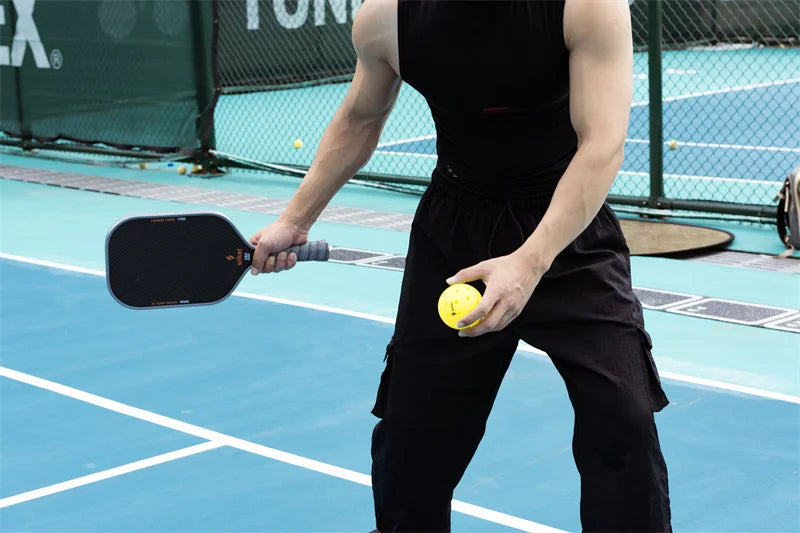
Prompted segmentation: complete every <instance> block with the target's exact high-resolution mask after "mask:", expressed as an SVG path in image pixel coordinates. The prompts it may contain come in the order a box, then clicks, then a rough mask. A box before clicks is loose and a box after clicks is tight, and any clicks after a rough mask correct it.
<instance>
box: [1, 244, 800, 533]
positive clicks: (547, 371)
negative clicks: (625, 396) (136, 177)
mask: <svg viewBox="0 0 800 533" xmlns="http://www.w3.org/2000/svg"><path fill="white" fill-rule="evenodd" d="M99 274H100V273H95V272H93V271H91V270H87V271H86V272H75V271H70V270H65V269H64V268H63V267H59V266H44V265H37V264H31V263H30V262H23V261H19V260H9V259H4V260H2V261H1V262H0V283H1V285H0V290H1V291H2V318H3V322H2V326H3V331H2V340H3V342H2V349H1V350H2V351H0V355H2V362H1V364H2V367H0V375H1V376H2V377H1V378H0V387H2V389H0V390H2V400H3V403H2V417H3V418H2V422H3V432H2V441H1V444H2V457H3V461H2V473H3V476H2V484H1V485H0V491H2V499H0V507H2V510H0V518H1V519H2V530H3V531H4V532H5V531H8V532H12V531H20V532H22V531H31V532H33V531H36V532H41V531H97V532H108V531H131V532H141V531H163V532H167V531H187V532H188V531H192V532H201V531H208V532H212V531H213V532H218V531H241V532H244V531H276V532H277V531H298V532H301V531H306V532H310V531H368V530H370V529H371V528H372V527H373V522H372V514H371V492H370V489H369V487H368V486H367V484H368V483H369V477H368V475H367V473H368V472H369V469H370V462H369V440H370V432H371V429H372V427H373V424H374V423H375V419H374V418H373V417H372V416H371V415H370V413H369V410H370V407H371V405H372V402H373V400H374V393H375V390H376V386H377V380H378V376H379V374H380V371H381V369H382V366H383V363H382V358H383V351H384V346H385V344H386V341H387V339H388V337H389V336H390V334H391V328H392V326H391V324H389V323H387V322H388V321H386V320H376V319H375V317H358V316H350V315H348V314H344V313H342V312H335V311H333V310H322V309H314V308H309V307H303V306H300V305H296V304H287V303H276V302H274V301H268V300H269V299H268V298H267V299H254V298H245V297H240V296H234V297H232V298H231V299H229V300H228V301H226V302H224V303H223V304H220V305H218V306H210V307H197V308H191V309H171V310H170V309H167V310H156V311H152V312H141V311H132V310H129V309H125V308H123V307H121V306H119V305H117V304H116V303H115V302H114V301H113V300H112V299H111V298H110V297H109V295H108V293H107V289H106V285H105V280H104V278H103V277H101V276H100V275H99ZM786 335H792V336H794V334H791V333H786ZM753 355H754V356H757V354H753ZM665 388H666V390H667V393H668V394H669V396H670V399H671V401H672V405H671V406H669V407H668V408H667V409H665V410H664V411H663V412H662V413H661V414H659V415H657V418H658V423H659V430H660V433H661V438H662V445H663V449H664V452H665V456H666V458H667V462H668V465H669V468H670V476H671V479H670V481H671V491H672V501H673V513H674V527H675V530H676V531H719V532H733V531H752V532H791V531H797V528H798V525H799V523H798V495H799V491H798V477H797V474H798V466H799V462H798V461H799V459H800V451H799V450H798V438H799V437H800V435H798V431H799V430H800V425H799V424H798V417H800V405H798V404H797V403H796V402H793V401H785V400H784V401H782V400H779V399H770V398H764V397H759V396H755V395H750V394H739V393H735V392H731V391H728V390H720V389H715V388H704V387H700V386H697V385H691V384H687V383H682V382H678V381H670V380H666V381H665ZM571 427H572V412H571V408H570V406H569V403H568V399H567V396H566V393H565V391H564V388H563V383H562V382H561V380H560V378H559V376H558V375H557V373H556V372H555V370H554V369H553V367H552V365H551V364H550V363H549V362H548V360H547V359H546V357H545V356H543V355H540V354H536V353H531V352H522V351H521V352H518V354H517V356H516V357H515V360H514V362H513V364H512V367H511V370H510V371H509V374H508V376H507V378H506V380H505V382H504V385H503V387H502V389H501V393H500V396H499V398H498V400H497V404H496V407H495V409H494V412H493V414H492V417H491V419H490V423H489V427H488V430H487V435H486V437H485V439H484V442H483V443H482V445H481V448H480V449H479V451H478V454H477V456H476V458H475V460H474V461H473V463H472V464H471V466H470V467H469V469H468V471H467V473H466V475H465V477H464V479H463V480H462V482H461V484H460V485H459V488H458V490H457V493H456V498H457V500H459V501H458V502H454V511H455V512H454V514H453V528H454V531H481V532H484V531H512V530H523V531H543V532H544V531H555V530H563V531H579V529H580V524H579V521H578V496H579V492H578V475H577V472H576V470H575V467H574V465H573V463H572V458H571V453H570V451H571V448H570V438H571ZM165 454H166V455H165ZM170 454H171V455H170ZM85 476H95V478H91V477H88V478H87V477H85ZM59 484H61V485H59ZM548 528H555V529H548Z"/></svg>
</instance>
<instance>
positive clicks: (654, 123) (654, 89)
mask: <svg viewBox="0 0 800 533" xmlns="http://www.w3.org/2000/svg"><path fill="white" fill-rule="evenodd" d="M647 41H648V44H647V62H648V80H649V90H650V199H649V202H648V205H649V206H650V207H652V208H657V207H659V206H660V203H659V202H660V200H661V198H663V197H664V157H663V156H664V127H663V106H662V100H661V98H662V83H661V0H649V1H648V6H647Z"/></svg>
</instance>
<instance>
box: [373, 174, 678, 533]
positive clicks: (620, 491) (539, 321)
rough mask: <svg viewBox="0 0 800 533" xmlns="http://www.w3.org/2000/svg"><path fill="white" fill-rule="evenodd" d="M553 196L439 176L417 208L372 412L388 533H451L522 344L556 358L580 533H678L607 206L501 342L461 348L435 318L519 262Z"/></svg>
mask: <svg viewBox="0 0 800 533" xmlns="http://www.w3.org/2000/svg"><path fill="white" fill-rule="evenodd" d="M551 196H552V193H550V194H542V195H540V196H538V197H534V198H527V199H513V200H497V199H488V198H484V197H481V196H478V195H474V194H471V193H469V192H466V191H464V190H463V189H462V188H461V187H460V186H458V185H455V184H453V183H451V182H450V181H448V180H447V179H446V178H445V177H444V176H442V175H441V174H438V173H435V174H434V179H433V181H432V184H431V186H430V187H429V189H428V191H427V192H426V193H425V195H424V196H423V198H422V199H421V201H420V205H419V208H418V210H417V214H416V216H415V219H414V223H413V226H412V231H411V238H410V244H409V251H408V256H407V259H406V269H405V275H404V278H403V285H402V291H401V296H400V304H399V309H398V315H397V323H396V326H395V332H394V335H393V337H392V341H391V342H390V344H389V346H388V348H387V360H386V369H385V371H384V373H383V375H382V376H381V383H380V387H379V390H378V395H377V401H376V404H375V407H374V409H373V413H374V414H375V415H376V416H377V417H379V418H381V420H380V421H379V422H378V424H377V425H376V426H375V429H374V432H373V439H372V460H373V463H372V479H373V493H374V498H375V512H376V518H377V527H378V530H379V531H381V532H389V531H449V529H450V500H451V499H452V497H453V490H454V489H455V487H456V485H457V484H458V482H459V480H460V479H461V476H462V475H463V473H464V470H465V469H466V468H467V465H468V464H469V462H470V460H471V459H472V456H473V454H474V453H475V450H476V449H477V447H478V443H479V442H480V440H481V438H482V436H483V433H484V429H485V425H486V420H487V417H488V416H489V412H490V410H491V408H492V404H493V402H494V400H495V397H496V395H497V391H498V388H499V386H500V383H501V381H502V379H503V376H504V374H505V372H506V370H507V368H508V366H509V363H510V362H511V358H512V356H513V354H514V352H515V349H516V347H517V343H518V340H519V339H523V340H525V341H526V342H528V343H529V344H531V345H533V346H535V347H537V348H540V349H542V350H544V351H545V352H547V354H548V355H549V356H550V358H551V360H552V361H553V363H554V364H555V367H556V369H557V370H558V372H559V373H560V375H561V376H562V377H563V379H564V382H565V384H566V387H567V392H568V394H569V398H570V400H571V402H572V406H573V409H574V411H575V426H574V434H573V442H572V447H573V455H574V458H575V463H576V465H577V468H578V471H579V473H580V476H581V510H580V512H581V521H582V524H583V528H584V531H587V532H590V531H591V532H616V531H637V532H656V531H657V532H663V531H670V507H669V495H668V485H667V470H666V465H665V463H664V459H663V456H662V454H661V449H660V446H659V440H658V434H657V432H656V425H655V422H654V418H653V412H654V411H659V410H661V409H662V408H663V407H664V406H666V405H667V403H668V401H667V398H666V396H665V394H664V392H663V390H662V388H661V385H660V381H659V377H658V373H657V370H656V367H655V363H654V361H653V358H652V356H651V354H650V348H651V344H650V337H649V335H648V334H647V332H646V331H645V329H644V323H643V318H642V308H641V305H640V304H639V302H638V300H637V298H636V296H635V295H634V293H633V290H632V288H631V276H630V260H629V252H628V248H627V245H626V243H625V240H624V237H623V235H622V232H621V230H620V226H619V222H618V221H617V219H616V217H615V215H614V213H613V212H612V211H611V209H610V208H609V207H608V205H604V206H603V207H602V209H601V210H600V212H599V213H598V215H597V217H596V218H595V219H594V220H593V221H592V222H591V224H590V225H589V226H588V227H587V228H586V230H585V231H584V232H583V233H582V234H581V235H580V236H579V237H578V238H577V239H576V240H575V241H574V242H573V243H572V244H571V245H569V246H568V247H567V248H566V249H565V250H564V251H563V252H562V253H561V254H560V255H559V256H558V257H557V259H556V260H555V262H554V263H553V265H552V267H551V268H550V270H549V271H548V272H547V273H546V275H545V276H544V278H543V279H542V280H541V282H540V283H539V285H538V286H537V287H536V289H535V291H534V292H533V296H532V297H531V299H530V301H529V303H528V304H527V306H526V307H525V309H524V310H523V312H522V313H521V314H520V316H519V317H517V319H516V320H514V321H513V322H512V323H511V324H510V325H509V326H508V327H507V328H506V329H504V330H503V331H500V332H496V333H489V334H486V335H482V336H480V337H476V338H461V337H458V335H457V333H456V332H455V331H454V330H452V329H450V328H448V327H446V326H445V325H444V324H443V323H442V321H441V320H440V319H439V317H438V314H437V306H436V303H437V300H438V297H439V295H440V294H441V292H442V290H444V289H445V287H446V286H447V285H446V283H445V279H447V278H448V277H450V276H452V275H453V274H455V273H456V272H458V271H459V270H460V269H462V268H465V267H468V266H471V265H474V264H476V263H478V262H480V261H483V260H485V259H488V258H490V257H497V256H501V255H506V254H509V253H511V252H513V251H514V250H516V249H517V248H518V247H519V246H520V245H521V244H522V243H523V241H524V240H525V239H526V238H527V237H528V236H529V235H530V234H531V232H532V231H533V230H534V229H535V228H536V225H537V224H538V222H539V221H540V220H541V217H542V216H543V214H544V212H545V210H546V209H547V206H548V204H549V200H550V197H551ZM478 287H479V288H480V289H481V290H483V288H484V287H483V286H482V285H481V284H478ZM530 393H531V394H536V390H535V389H533V388H532V389H531V391H530Z"/></svg>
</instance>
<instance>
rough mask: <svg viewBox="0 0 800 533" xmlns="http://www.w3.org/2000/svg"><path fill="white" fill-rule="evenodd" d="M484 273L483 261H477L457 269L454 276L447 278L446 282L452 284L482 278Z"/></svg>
mask: <svg viewBox="0 0 800 533" xmlns="http://www.w3.org/2000/svg"><path fill="white" fill-rule="evenodd" d="M485 275H486V269H484V268H483V263H478V264H477V265H473V266H471V267H468V268H465V269H462V270H459V271H458V272H457V273H456V274H455V275H454V276H452V277H450V278H448V279H447V284H448V285H454V284H456V283H466V282H468V281H475V280H479V279H483V276H485Z"/></svg>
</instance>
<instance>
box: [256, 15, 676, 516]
mask: <svg viewBox="0 0 800 533" xmlns="http://www.w3.org/2000/svg"><path fill="white" fill-rule="evenodd" d="M353 44H354V46H355V49H356V52H357V54H358V63H357V66H356V71H355V75H354V78H353V82H352V85H351V87H350V90H349V92H348V93H347V96H346V97H345V100H344V102H343V104H342V105H341V107H340V108H339V109H338V111H337V112H336V114H335V116H334V118H333V120H332V121H331V124H330V126H329V127H328V129H327V131H326V132H325V135H324V136H323V138H322V141H321V143H320V146H319V149H318V152H317V155H316V158H315V160H314V162H313V164H312V166H311V168H310V169H309V171H308V174H307V175H306V177H305V179H304V180H303V182H302V184H301V185H300V187H299V188H298V190H297V192H296V194H295V195H294V197H293V198H292V200H291V202H290V204H289V206H288V208H287V210H286V212H285V213H284V214H283V215H282V216H281V217H280V218H279V219H278V220H277V221H276V222H274V223H273V224H271V225H269V226H267V227H266V228H264V229H262V230H261V231H259V232H257V233H256V234H255V235H253V237H252V238H251V242H252V243H253V244H256V245H257V248H256V252H255V257H254V261H253V265H254V273H258V272H279V271H281V270H284V269H287V268H291V267H293V266H294V264H295V262H296V258H295V257H294V256H293V255H292V256H287V255H286V254H285V253H283V252H281V253H277V254H276V252H278V251H280V250H283V249H285V248H287V247H289V246H290V245H292V244H298V243H303V242H306V240H307V236H308V230H309V228H310V227H311V225H312V224H313V222H314V221H315V220H316V219H317V217H318V216H319V214H320V213H321V212H322V210H323V208H324V207H325V205H326V204H327V203H328V201H329V200H330V199H331V197H332V196H333V195H334V194H335V193H336V191H337V190H338V189H339V188H340V187H342V186H343V185H344V183H346V182H347V180H348V179H349V178H350V177H351V176H352V175H353V174H354V173H355V172H357V171H358V169H359V168H360V167H361V166H362V165H364V164H365V163H366V162H367V160H368V159H369V157H370V156H371V154H372V152H373V151H374V149H375V147H376V144H377V142H378V137H379V135H380V132H381V129H382V127H383V125H384V123H385V121H386V118H387V116H388V115H389V112H390V111H391V109H392V106H393V104H394V102H395V99H396V96H397V93H398V90H399V88H400V84H401V79H402V80H403V81H406V82H407V83H409V84H410V85H412V86H413V87H415V88H416V89H417V90H418V91H419V92H420V93H421V94H422V95H423V96H425V98H426V100H427V101H428V104H429V106H430V108H431V112H432V114H433V117H434V120H435V123H436V130H437V151H438V156H439V159H438V164H437V168H436V170H435V171H434V173H433V178H432V182H431V185H430V187H429V188H428V190H427V191H426V193H425V195H424V196H423V198H422V199H421V201H420V204H419V208H418V210H417V214H416V216H415V220H414V223H413V226H412V231H411V237H410V242H409V251H408V256H407V260H406V272H405V276H404V278H403V285H402V291H401V297H400V304H399V309H398V315H397V323H396V326H395V332H394V335H393V337H392V341H391V343H390V344H389V347H388V348H387V366H386V370H385V371H384V373H383V376H382V377H381V384H380V387H379V391H378V397H377V401H376V404H375V408H374V410H373V413H374V414H375V415H376V416H378V417H379V418H381V420H380V421H379V422H378V424H377V425H376V427H375V430H374V432H373V441H372V458H373V469H372V477H373V492H374V498H375V512H376V519H377V527H378V530H379V531H383V532H386V531H448V530H449V528H450V500H451V498H452V495H453V490H454V488H455V486H456V485H457V483H458V482H459V480H460V479H461V476H462V474H463V473H464V470H465V469H466V467H467V465H468V464H469V461H470V460H471V458H472V456H473V454H474V452H475V450H476V448H477V446H478V443H479V442H480V440H481V437H482V435H483V431H484V428H485V422H486V419H487V417H488V415H489V412H490V410H491V406H492V403H493V402H494V399H495V396H496V393H497V390H498V387H499V385H500V382H501V381H502V378H503V376H504V374H505V372H506V369H507V367H508V365H509V363H510V361H511V357H512V355H513V353H514V351H515V349H516V346H517V343H518V340H519V339H520V338H521V339H524V340H525V341H527V342H528V343H530V344H532V345H533V346H536V347H539V348H541V349H543V350H545V351H546V352H547V353H548V355H549V356H550V358H551V359H552V361H553V363H554V364H555V366H556V368H557V370H558V372H559V373H560V374H561V376H562V377H563V378H564V381H565V383H566V386H567V391H568V393H569V397H570V400H571V402H572V405H573V408H574V411H575V427H574V437H573V453H574V457H575V461H576V465H577V467H578V470H579V472H580V475H581V520H582V524H583V528H584V530H585V531H638V532H643V531H648V532H654V531H670V509H669V497H668V488H667V471H666V466H665V464H664V459H663V457H662V454H661V450H660V446H659V441H658V435H657V432H656V427H655V423H654V418H653V412H654V411H658V410H660V409H662V408H663V407H664V406H665V405H666V404H667V403H668V402H667V399H666V396H665V395H664V392H663V391H662V389H661V385H660V382H659V378H658V374H657V371H656V368H655V364H654V362H653V359H652V356H651V355H650V348H651V345H650V339H649V336H648V335H647V333H646V332H645V330H644V324H643V319H642V309H641V305H640V304H639V302H638V300H637V299H636V297H635V296H634V294H633V291H632V288H631V281H630V266H629V257H628V249H627V246H626V244H625V240H624V237H623V236H622V234H621V231H620V228H619V224H618V221H617V220H616V218H615V216H614V214H613V212H612V211H611V210H610V208H609V207H608V205H607V204H605V203H604V200H605V198H606V195H607V194H608V190H609V188H610V187H611V183H612V181H613V180H614V178H615V176H616V174H617V172H618V171H619V168H620V166H621V163H622V158H623V145H624V141H625V134H626V129H627V121H628V111H629V107H630V102H631V91H632V89H631V85H632V72H631V71H632V44H631V29H630V14H629V12H628V5H627V3H626V2H625V0H548V1H532V0H527V1H526V0H507V1H506V0H504V1H485V2H483V1H463V2H460V1H434V0H428V1H419V0H368V1H367V2H365V3H364V4H363V5H362V6H361V8H360V10H359V13H358V16H357V18H356V20H355V22H354V25H353ZM445 280H446V281H445ZM471 281H476V282H478V283H479V284H480V283H483V284H484V285H485V291H484V297H483V299H482V301H481V303H480V305H479V306H478V307H477V308H476V309H475V310H474V311H473V312H472V313H471V314H470V315H468V316H467V317H465V318H464V319H463V320H462V322H463V323H464V324H471V323H472V322H473V321H474V320H476V319H478V318H482V320H481V322H480V323H479V324H478V325H476V326H474V327H471V328H468V329H465V330H462V331H460V332H459V334H458V335H456V334H455V332H453V330H450V329H448V328H447V327H446V326H444V325H443V324H442V323H441V322H440V321H439V319H438V317H437V311H436V302H437V298H438V296H439V294H440V293H441V291H442V290H443V289H444V288H445V287H446V286H447V285H446V283H451V284H452V283H456V282H471ZM531 394H536V391H535V390H532V391H531Z"/></svg>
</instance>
